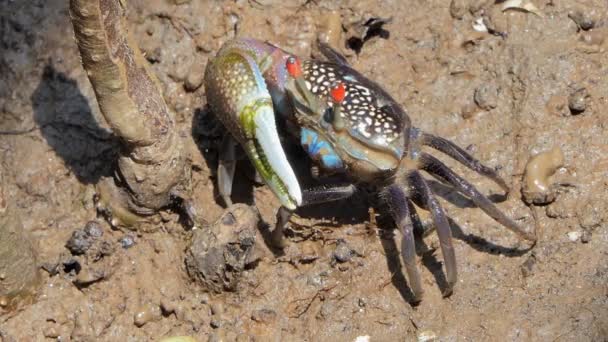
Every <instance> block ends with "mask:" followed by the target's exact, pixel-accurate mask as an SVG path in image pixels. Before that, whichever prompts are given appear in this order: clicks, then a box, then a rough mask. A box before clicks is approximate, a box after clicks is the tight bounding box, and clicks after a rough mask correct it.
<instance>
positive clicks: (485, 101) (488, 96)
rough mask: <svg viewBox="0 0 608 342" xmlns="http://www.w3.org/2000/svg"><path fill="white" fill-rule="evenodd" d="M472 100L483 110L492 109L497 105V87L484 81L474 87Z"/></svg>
mask: <svg viewBox="0 0 608 342" xmlns="http://www.w3.org/2000/svg"><path fill="white" fill-rule="evenodd" d="M473 100H474V101H475V103H476V104H477V105H478V106H479V108H481V109H483V110H492V109H494V108H496V106H497V105H498V89H497V88H496V86H495V85H493V84H490V83H484V84H482V85H481V86H479V87H478V88H477V89H475V94H474V95H473Z"/></svg>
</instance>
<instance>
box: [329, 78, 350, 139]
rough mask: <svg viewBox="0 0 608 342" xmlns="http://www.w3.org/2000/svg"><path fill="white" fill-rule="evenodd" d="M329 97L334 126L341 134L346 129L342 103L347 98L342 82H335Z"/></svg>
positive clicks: (330, 89)
mask: <svg viewBox="0 0 608 342" xmlns="http://www.w3.org/2000/svg"><path fill="white" fill-rule="evenodd" d="M329 97H330V98H331V101H332V103H333V104H332V106H331V107H332V110H333V113H334V116H333V120H332V125H333V127H334V130H335V131H336V132H341V131H343V130H344V128H345V122H344V118H343V117H342V101H344V98H345V97H346V88H345V87H344V83H342V82H334V83H333V84H332V85H331V87H330V88H329Z"/></svg>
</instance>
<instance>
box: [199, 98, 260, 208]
mask: <svg viewBox="0 0 608 342" xmlns="http://www.w3.org/2000/svg"><path fill="white" fill-rule="evenodd" d="M226 134H229V133H228V131H227V130H226V129H225V128H224V127H223V126H222V124H221V123H220V122H219V120H218V119H217V118H216V117H215V115H214V114H213V112H211V109H210V108H209V107H208V106H205V107H204V108H200V109H197V110H195V111H194V115H193V116H192V137H193V138H194V141H195V142H196V146H197V147H198V149H199V151H200V152H201V154H202V155H203V158H205V161H206V162H207V165H208V166H209V169H210V170H209V171H211V176H212V178H213V185H214V186H213V198H214V199H215V201H216V203H217V204H218V205H222V206H224V207H225V206H226V203H224V201H223V200H222V196H221V195H220V193H219V191H218V189H219V188H218V185H217V166H218V162H219V150H220V144H221V142H222V138H223V137H224V135H226ZM237 155H241V156H242V158H240V159H242V160H239V161H238V163H237V166H236V171H235V174H234V183H233V184H232V196H231V198H232V202H233V203H246V204H249V205H253V204H254V198H253V187H254V186H255V182H254V178H255V172H254V169H253V166H252V165H251V163H250V162H249V160H247V158H246V157H245V155H244V152H242V150H239V151H238V152H237Z"/></svg>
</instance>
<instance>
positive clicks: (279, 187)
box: [239, 99, 295, 203]
mask: <svg viewBox="0 0 608 342" xmlns="http://www.w3.org/2000/svg"><path fill="white" fill-rule="evenodd" d="M266 106H269V107H270V108H272V101H271V100H270V99H258V100H256V101H255V102H254V103H252V104H249V105H247V106H245V107H244V108H243V109H242V111H241V114H240V115H239V119H240V121H241V127H242V128H243V130H244V131H245V137H246V138H247V143H246V148H245V150H246V152H247V154H248V155H249V159H250V160H251V161H252V162H253V166H254V167H255V169H256V170H258V172H259V173H260V176H262V178H263V179H264V180H265V181H266V183H267V184H269V185H270V186H271V187H272V185H274V187H275V189H274V190H275V191H276V192H277V193H279V194H280V195H282V196H285V197H287V198H289V201H291V202H292V203H295V201H294V199H293V198H291V196H290V195H289V192H288V191H287V186H286V185H285V183H283V181H282V180H281V178H280V177H279V176H278V175H277V174H276V172H274V170H273V169H272V167H271V166H270V163H269V162H268V158H267V157H266V155H265V154H264V150H263V149H262V146H260V144H259V143H258V141H257V139H256V137H255V130H256V125H255V122H254V120H253V119H254V117H255V115H256V114H257V112H258V111H259V110H260V108H262V107H266Z"/></svg>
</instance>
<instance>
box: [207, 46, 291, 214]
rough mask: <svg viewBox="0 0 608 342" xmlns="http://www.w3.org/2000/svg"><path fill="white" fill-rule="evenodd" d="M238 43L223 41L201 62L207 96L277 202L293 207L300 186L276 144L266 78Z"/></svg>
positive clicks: (275, 132)
mask: <svg viewBox="0 0 608 342" xmlns="http://www.w3.org/2000/svg"><path fill="white" fill-rule="evenodd" d="M243 44H244V43H243V42H234V43H232V44H230V43H228V44H227V45H226V46H224V48H222V49H221V50H220V51H219V52H218V56H217V57H216V58H214V59H213V60H212V61H210V62H209V63H208V64H207V69H206V71H205V87H206V92H207V100H208V102H209V105H210V106H211V108H212V110H213V111H214V113H215V114H216V115H217V117H218V118H219V119H220V121H222V123H223V124H224V126H225V127H226V128H228V130H229V131H230V133H231V134H232V135H233V136H234V138H235V139H236V140H237V141H238V142H239V143H240V144H241V146H242V147H243V149H244V150H245V152H246V153H247V156H248V157H249V160H250V161H251V162H252V163H253V165H254V167H255V168H256V170H257V171H258V173H259V174H260V175H261V176H262V178H263V180H264V182H265V183H266V184H267V185H268V186H269V187H270V189H271V190H272V191H273V192H274V194H275V195H276V196H277V197H278V199H279V200H280V202H281V205H283V206H284V207H285V208H287V209H290V210H294V209H295V208H296V207H297V206H298V205H300V204H301V203H302V191H301V189H300V185H299V183H298V180H297V178H296V176H295V173H294V172H293V169H292V168H291V165H290V164H289V162H288V161H287V157H286V155H285V151H284V150H283V147H282V146H281V142H280V139H279V134H278V132H277V127H276V122H275V114H274V109H273V104H272V98H271V96H270V93H269V91H268V88H267V86H266V82H265V81H264V78H263V77H262V73H261V71H260V69H259V66H258V63H256V61H255V59H254V57H253V55H252V54H251V53H250V51H249V50H247V46H245V45H243Z"/></svg>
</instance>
